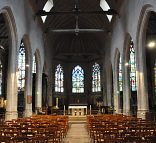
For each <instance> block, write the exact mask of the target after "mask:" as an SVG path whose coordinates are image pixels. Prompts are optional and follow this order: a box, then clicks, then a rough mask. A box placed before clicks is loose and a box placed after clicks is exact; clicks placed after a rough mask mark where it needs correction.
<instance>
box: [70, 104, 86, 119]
mask: <svg viewBox="0 0 156 143" xmlns="http://www.w3.org/2000/svg"><path fill="white" fill-rule="evenodd" d="M68 114H69V115H72V116H84V115H87V105H69V106H68Z"/></svg>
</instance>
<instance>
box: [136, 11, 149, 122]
mask: <svg viewBox="0 0 156 143" xmlns="http://www.w3.org/2000/svg"><path fill="white" fill-rule="evenodd" d="M149 16H150V13H149V11H148V10H147V11H145V13H144V15H143V17H142V20H141V22H140V25H139V29H138V33H139V34H138V35H137V36H138V37H137V42H138V43H137V44H136V45H137V46H138V47H137V50H136V60H137V67H136V68H137V102H138V108H137V117H138V118H142V119H145V118H146V113H147V112H149V103H148V86H147V71H146V53H145V47H146V46H145V45H146V30H147V29H146V27H147V24H148V21H149Z"/></svg>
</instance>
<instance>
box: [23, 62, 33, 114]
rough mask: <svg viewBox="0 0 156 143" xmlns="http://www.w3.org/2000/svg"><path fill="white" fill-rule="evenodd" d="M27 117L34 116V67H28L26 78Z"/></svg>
mask: <svg viewBox="0 0 156 143" xmlns="http://www.w3.org/2000/svg"><path fill="white" fill-rule="evenodd" d="M25 79H26V81H25V92H24V97H25V117H30V116H31V115H32V66H31V64H30V65H26V77H25Z"/></svg>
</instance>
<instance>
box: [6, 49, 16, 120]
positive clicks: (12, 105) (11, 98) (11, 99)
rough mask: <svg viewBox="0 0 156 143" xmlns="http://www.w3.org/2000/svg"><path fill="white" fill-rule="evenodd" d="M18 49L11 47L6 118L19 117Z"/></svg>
mask: <svg viewBox="0 0 156 143" xmlns="http://www.w3.org/2000/svg"><path fill="white" fill-rule="evenodd" d="M16 65H17V63H16V50H15V48H14V47H11V48H10V51H9V60H8V73H7V97H6V100H7V103H6V115H5V120H11V119H17V117H18V114H17V71H16Z"/></svg>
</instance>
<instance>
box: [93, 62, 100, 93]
mask: <svg viewBox="0 0 156 143" xmlns="http://www.w3.org/2000/svg"><path fill="white" fill-rule="evenodd" d="M98 91H101V77H100V66H99V64H97V63H95V64H94V65H93V68H92V92H98Z"/></svg>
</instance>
